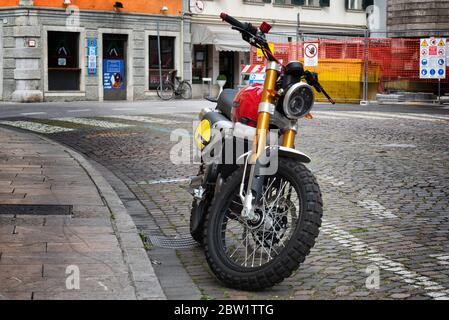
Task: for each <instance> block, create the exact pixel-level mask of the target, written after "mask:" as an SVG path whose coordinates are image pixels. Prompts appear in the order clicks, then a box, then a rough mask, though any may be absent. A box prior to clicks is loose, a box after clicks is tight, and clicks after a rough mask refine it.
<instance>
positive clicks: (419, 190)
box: [0, 106, 449, 299]
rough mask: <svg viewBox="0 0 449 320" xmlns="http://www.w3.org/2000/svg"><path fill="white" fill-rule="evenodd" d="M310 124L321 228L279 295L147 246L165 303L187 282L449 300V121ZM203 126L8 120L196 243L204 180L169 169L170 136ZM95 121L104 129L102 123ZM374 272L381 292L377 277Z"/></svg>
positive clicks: (389, 115)
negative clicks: (113, 180) (73, 156)
mask: <svg viewBox="0 0 449 320" xmlns="http://www.w3.org/2000/svg"><path fill="white" fill-rule="evenodd" d="M367 110H368V111H367ZM314 115H315V119H314V120H312V121H307V120H304V121H301V129H300V134H299V136H298V138H297V147H298V148H299V149H301V150H302V151H304V152H305V153H307V154H309V155H310V156H311V158H312V163H311V164H310V165H309V168H310V169H311V170H312V171H313V172H314V174H316V175H317V177H318V180H319V182H320V185H321V188H322V193H323V197H324V203H325V207H324V217H325V220H324V223H323V227H322V229H321V233H320V235H319V238H318V240H317V243H316V246H315V248H314V249H313V250H312V252H311V254H310V255H309V257H308V258H307V259H306V261H305V263H304V264H303V265H302V266H301V267H300V269H299V270H298V271H297V272H296V273H295V274H294V275H293V276H292V277H290V278H289V279H287V280H285V281H284V282H283V283H281V284H279V285H278V286H276V287H274V288H272V289H269V290H266V291H263V292H256V293H254V292H242V291H236V290H230V289H227V288H225V287H224V286H222V285H221V284H220V283H218V282H217V281H216V280H215V278H214V277H213V275H212V274H211V272H210V271H209V269H208V266H207V264H206V261H205V259H204V255H203V252H202V250H201V249H200V248H199V247H189V246H188V245H187V246H186V247H187V248H184V249H178V250H176V251H175V250H172V249H165V250H169V251H170V252H173V254H172V255H171V256H170V254H169V253H166V252H165V253H162V254H161V253H160V251H158V250H160V249H159V248H157V246H151V245H149V246H148V247H147V249H148V254H149V256H150V257H151V258H152V259H153V262H154V264H155V270H156V273H157V274H158V276H160V281H161V284H162V286H163V288H164V290H165V293H166V294H167V297H168V298H175V297H179V296H180V295H179V294H178V295H177V292H178V290H181V289H182V288H185V287H187V286H189V285H190V286H193V289H194V290H192V291H189V290H186V291H183V293H182V295H181V296H182V297H185V298H188V297H191V298H197V297H198V295H199V296H200V297H201V298H203V299H228V298H234V299H247V298H260V299H335V298H338V299H432V298H434V299H446V298H448V297H449V267H448V266H449V253H448V252H449V250H448V249H449V237H448V232H449V200H448V199H449V188H448V186H449V162H448V160H449V149H448V143H447V141H448V139H449V130H448V129H449V113H448V112H447V111H445V110H444V109H438V110H436V109H432V108H430V109H426V108H422V107H404V106H400V107H387V106H382V107H360V106H354V107H345V108H341V109H338V110H336V109H335V108H332V107H330V106H325V107H322V108H321V109H319V110H318V111H316V112H315V113H314ZM145 116H146V117H147V118H144V117H145ZM195 117H196V115H195V114H172V115H143V116H141V117H137V118H133V117H97V118H90V119H88V120H86V121H76V122H74V121H73V120H71V119H64V118H62V119H61V118H59V119H57V120H48V119H25V118H12V119H7V120H8V121H12V122H17V121H19V120H20V121H29V122H30V123H34V124H38V125H36V126H35V129H34V130H35V131H39V132H41V133H44V134H47V135H48V136H50V137H51V138H52V139H55V140H57V141H60V142H63V143H65V144H67V145H69V146H71V147H73V148H75V149H76V150H79V151H81V152H82V153H84V154H85V155H87V156H88V157H89V158H91V159H94V160H95V161H97V162H99V163H100V164H102V165H103V166H105V167H106V168H107V169H108V170H110V171H111V172H112V173H113V174H115V176H116V177H118V178H119V179H120V181H121V182H122V183H124V184H125V185H126V186H125V187H123V186H121V187H119V188H120V190H119V191H118V193H119V195H121V197H122V198H123V199H124V200H127V201H128V202H127V205H128V207H129V208H130V209H131V211H133V210H134V215H133V214H132V213H131V215H132V216H133V219H134V221H135V222H136V224H137V225H138V227H139V228H141V229H142V232H143V233H144V234H146V235H147V236H154V235H159V236H167V237H172V238H177V239H180V238H181V239H182V238H185V237H188V233H189V231H188V221H189V212H190V203H191V197H190V195H189V194H188V193H187V192H186V191H185V187H186V185H187V184H186V180H185V179H186V178H187V177H188V176H191V175H195V174H196V170H197V166H196V165H173V164H171V162H170V157H169V151H170V149H171V148H172V146H173V145H175V144H176V143H177V142H178V141H179V140H178V139H174V141H170V133H171V131H172V130H174V129H177V128H184V129H186V130H187V131H185V132H184V135H187V136H188V132H191V131H192V120H193V119H195ZM94 120H95V121H96V123H97V124H98V123H101V124H102V125H103V126H101V127H98V126H95V124H94V123H95V121H94ZM99 121H100V122H99ZM173 121H176V122H173ZM0 123H1V122H0ZM107 123H111V125H110V126H109V128H108V127H107V125H106V124H107ZM4 124H9V125H11V124H13V125H14V123H11V122H8V123H4ZM118 124H121V125H118ZM21 125H22V127H25V126H23V124H21ZM21 125H18V126H21ZM25 125H26V127H27V129H33V127H32V125H30V124H29V123H27V124H25ZM124 125H127V126H124ZM55 127H56V128H68V129H72V130H69V131H68V130H58V129H55ZM45 132H48V133H45ZM113 186H114V184H113ZM173 255H176V256H177V257H176V259H174V258H173ZM168 260H170V261H168ZM175 260H176V261H175ZM170 268H171V269H170ZM377 273H378V274H379V279H380V282H379V286H378V288H375V285H373V283H372V282H370V281H371V279H373V278H372V277H370V276H373V275H376V274H377ZM367 284H368V285H367ZM374 284H375V282H374ZM198 293H199V294H198Z"/></svg>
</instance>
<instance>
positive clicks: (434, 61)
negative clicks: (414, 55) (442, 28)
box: [419, 38, 446, 79]
mask: <svg viewBox="0 0 449 320" xmlns="http://www.w3.org/2000/svg"><path fill="white" fill-rule="evenodd" d="M420 41H421V42H420V53H421V54H420V58H419V60H420V61H419V77H420V78H421V79H445V78H446V39H443V38H426V39H421V40H420Z"/></svg>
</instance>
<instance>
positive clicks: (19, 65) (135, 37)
mask: <svg viewBox="0 0 449 320" xmlns="http://www.w3.org/2000/svg"><path fill="white" fill-rule="evenodd" d="M75 11H76V10H75ZM3 20H5V22H4V21H3ZM0 22H1V23H2V27H0V29H2V30H1V31H0V32H1V34H2V35H3V37H2V38H1V34H0V40H1V41H0V46H1V47H2V49H0V51H2V50H3V52H2V53H1V52H0V58H1V56H2V54H3V77H2V80H3V94H2V96H3V100H5V101H11V100H12V101H19V102H35V101H42V100H44V101H74V100H101V95H102V93H101V92H102V91H101V90H102V88H101V83H102V79H101V68H100V64H101V61H100V52H98V60H97V63H98V66H99V69H98V71H97V74H96V75H88V74H87V38H96V39H97V40H99V39H100V38H101V34H102V33H126V34H128V42H129V44H128V48H129V52H128V56H129V59H128V61H127V64H128V66H129V68H128V71H129V72H128V76H129V78H131V79H129V81H130V82H128V83H129V84H132V86H131V87H129V90H128V100H142V99H151V98H153V97H154V96H155V92H151V91H148V90H147V87H148V82H147V80H148V76H147V75H146V73H147V72H148V71H147V69H148V68H147V66H146V63H147V60H148V59H147V56H148V41H146V40H145V38H146V37H147V35H148V34H149V33H150V34H154V33H155V32H156V29H157V23H159V29H160V31H161V34H163V33H164V32H165V33H169V34H171V35H174V36H176V40H175V41H177V42H178V44H179V45H178V50H179V51H181V47H183V48H182V50H183V58H184V61H182V60H181V57H182V54H180V52H178V53H177V54H176V59H177V62H176V65H177V67H178V68H179V69H181V68H183V77H184V78H185V79H187V80H190V79H191V57H190V55H191V52H190V19H189V18H188V17H186V18H185V19H184V37H183V41H184V43H183V44H181V38H182V37H181V34H180V32H181V18H180V17H177V16H163V15H150V14H136V13H115V12H105V11H101V12H94V11H77V12H73V11H69V10H64V9H51V8H36V7H27V6H23V7H18V8H7V9H0ZM49 30H52V31H74V32H79V33H80V40H79V41H80V44H81V45H80V68H81V69H82V70H83V71H82V74H81V90H80V92H75V93H70V92H64V93H58V92H48V91H47V90H46V88H47V87H48V86H47V85H46V82H47V80H48V77H47V71H46V64H47V48H46V38H47V31H49ZM29 40H35V42H36V47H30V46H29ZM81 63H82V65H81ZM0 76H1V71H0ZM130 76H131V77H130ZM0 84H1V81H0ZM1 92H2V91H1V90H0V93H1ZM129 92H131V94H129Z"/></svg>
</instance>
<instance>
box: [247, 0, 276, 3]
mask: <svg viewBox="0 0 449 320" xmlns="http://www.w3.org/2000/svg"><path fill="white" fill-rule="evenodd" d="M275 1H276V0H275ZM243 2H247V3H271V0H243Z"/></svg>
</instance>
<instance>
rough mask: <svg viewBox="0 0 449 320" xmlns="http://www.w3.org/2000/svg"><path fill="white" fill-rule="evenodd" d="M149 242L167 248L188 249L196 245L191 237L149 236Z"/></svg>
mask: <svg viewBox="0 0 449 320" xmlns="http://www.w3.org/2000/svg"><path fill="white" fill-rule="evenodd" d="M148 238H149V240H150V242H151V244H152V245H154V246H156V247H160V248H167V249H190V248H194V247H197V246H198V243H197V242H196V241H195V240H193V238H192V237H182V238H169V237H164V236H149V237H148Z"/></svg>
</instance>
